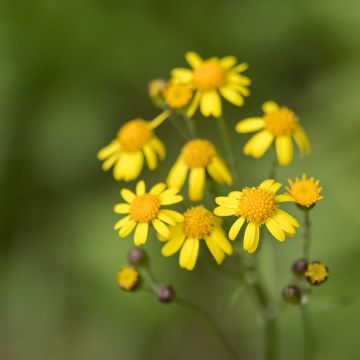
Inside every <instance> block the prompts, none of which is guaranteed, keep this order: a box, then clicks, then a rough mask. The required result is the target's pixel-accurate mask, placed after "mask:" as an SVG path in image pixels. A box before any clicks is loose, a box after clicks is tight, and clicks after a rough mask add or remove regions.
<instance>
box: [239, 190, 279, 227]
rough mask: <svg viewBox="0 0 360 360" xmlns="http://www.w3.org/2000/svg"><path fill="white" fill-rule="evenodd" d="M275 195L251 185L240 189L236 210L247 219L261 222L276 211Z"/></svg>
mask: <svg viewBox="0 0 360 360" xmlns="http://www.w3.org/2000/svg"><path fill="white" fill-rule="evenodd" d="M276 208H277V206H276V197H275V195H274V194H272V193H271V192H269V191H266V190H263V189H260V188H256V187H252V188H245V189H243V190H242V194H241V197H240V200H239V206H238V210H237V215H238V216H243V217H244V218H245V219H246V220H247V221H250V222H254V223H256V224H259V225H260V224H263V223H264V222H265V221H266V220H267V219H268V218H269V217H271V216H272V215H273V214H274V213H275V211H276Z"/></svg>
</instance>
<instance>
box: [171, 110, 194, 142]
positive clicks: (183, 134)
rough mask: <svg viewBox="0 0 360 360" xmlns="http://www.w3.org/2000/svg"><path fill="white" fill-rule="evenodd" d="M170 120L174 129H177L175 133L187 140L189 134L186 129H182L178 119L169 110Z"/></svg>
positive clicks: (189, 137)
mask: <svg viewBox="0 0 360 360" xmlns="http://www.w3.org/2000/svg"><path fill="white" fill-rule="evenodd" d="M170 122H171V125H172V126H173V127H174V129H175V130H176V131H177V133H178V134H179V135H180V136H181V137H182V139H183V140H185V141H188V140H190V139H191V136H189V135H188V134H187V133H186V131H184V130H183V129H182V127H181V126H180V124H179V122H178V120H177V119H176V118H174V115H173V113H172V112H171V114H170Z"/></svg>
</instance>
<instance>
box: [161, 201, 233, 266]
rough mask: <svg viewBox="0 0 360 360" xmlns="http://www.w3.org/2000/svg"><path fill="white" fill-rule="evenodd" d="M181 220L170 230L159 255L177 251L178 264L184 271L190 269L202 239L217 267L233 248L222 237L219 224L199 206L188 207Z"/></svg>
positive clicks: (215, 218)
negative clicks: (178, 254)
mask: <svg viewBox="0 0 360 360" xmlns="http://www.w3.org/2000/svg"><path fill="white" fill-rule="evenodd" d="M183 215H184V221H183V222H182V223H180V224H176V225H175V226H172V227H171V228H170V237H169V240H168V241H167V242H166V244H165V245H164V247H163V248H162V250H161V252H162V254H163V255H164V256H170V255H173V254H175V253H176V252H177V251H179V250H180V249H181V250H180V257H179V264H180V266H181V267H182V268H185V269H187V270H192V269H194V267H195V265H196V260H197V257H198V254H199V246H200V240H204V241H205V244H206V246H207V248H208V249H209V251H210V252H211V254H212V256H213V257H214V259H215V260H216V262H217V263H218V264H219V265H220V264H221V263H222V262H223V260H224V258H225V254H228V255H231V254H232V253H233V249H232V247H231V244H230V242H229V240H228V239H227V238H226V235H225V233H224V230H223V229H222V227H221V222H220V221H219V219H218V218H217V217H215V216H214V215H213V214H212V213H211V212H210V211H209V210H207V209H206V208H205V207H203V206H201V205H200V206H195V207H191V208H189V209H188V210H186V211H185V212H184V214H183Z"/></svg>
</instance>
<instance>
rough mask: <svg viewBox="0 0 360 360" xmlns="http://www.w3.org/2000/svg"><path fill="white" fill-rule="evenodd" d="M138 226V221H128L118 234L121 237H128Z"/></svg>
mask: <svg viewBox="0 0 360 360" xmlns="http://www.w3.org/2000/svg"><path fill="white" fill-rule="evenodd" d="M135 225H136V221H134V220H131V219H130V220H128V221H127V222H126V223H125V224H124V225H123V226H122V227H121V228H120V230H119V232H118V234H119V236H120V237H122V238H124V237H127V236H128V235H129V234H130V233H131V232H132V231H133V230H134V227H135Z"/></svg>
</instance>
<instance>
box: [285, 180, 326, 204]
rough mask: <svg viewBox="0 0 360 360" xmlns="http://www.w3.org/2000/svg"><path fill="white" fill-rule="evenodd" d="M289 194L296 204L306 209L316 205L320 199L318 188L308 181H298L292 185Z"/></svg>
mask: <svg viewBox="0 0 360 360" xmlns="http://www.w3.org/2000/svg"><path fill="white" fill-rule="evenodd" d="M290 193H291V195H292V196H293V197H294V198H295V201H296V202H297V203H298V204H300V205H302V206H306V207H309V206H311V205H312V204H314V203H316V201H318V200H319V198H320V189H319V187H318V186H317V185H316V184H315V183H314V182H313V181H311V180H310V179H309V180H300V181H297V182H295V183H294V184H292V185H291V187H290Z"/></svg>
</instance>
